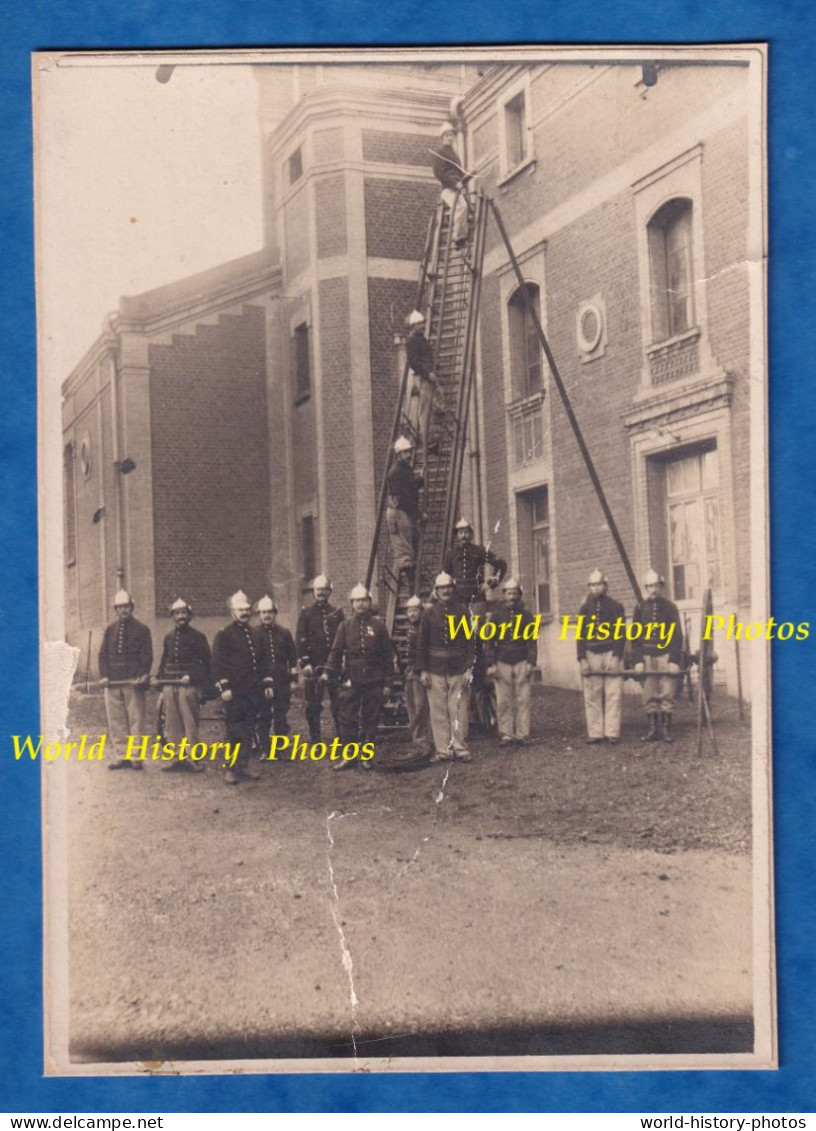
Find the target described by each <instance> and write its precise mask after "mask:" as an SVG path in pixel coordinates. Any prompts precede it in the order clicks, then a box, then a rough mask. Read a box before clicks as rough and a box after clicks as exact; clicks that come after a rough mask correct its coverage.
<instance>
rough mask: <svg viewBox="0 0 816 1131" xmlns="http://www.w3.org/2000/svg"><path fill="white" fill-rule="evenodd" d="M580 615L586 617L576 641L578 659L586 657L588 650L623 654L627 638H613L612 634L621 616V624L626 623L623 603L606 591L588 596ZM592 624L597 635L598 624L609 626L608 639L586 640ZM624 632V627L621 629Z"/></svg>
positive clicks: (579, 612) (617, 654)
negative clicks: (598, 594) (595, 595)
mask: <svg viewBox="0 0 816 1131" xmlns="http://www.w3.org/2000/svg"><path fill="white" fill-rule="evenodd" d="M578 615H579V616H582V617H585V618H586V619H585V620H584V622H583V624H582V626H581V636H580V638H579V640H578V641H577V642H576V648H577V651H578V659H579V660H583V659H585V658H586V654H587V652H612V653H613V655H615V656H623V653H624V649H625V648H626V638H625V637H622V638H621V639H620V640H613V639H612V636H613V634H614V631H615V622H616V621H617V620H618V618H619V617H620V621H621V625H622V626H623V624H624V617H625V613H624V611H623V605H621V604H619V603H618V602H617V601H613V600H612V598H611V597H607V595H606V593H604V594H603V595H602V596H600V597H587V599H586V600H585V601H584V603H583V605H581V608H580V609H579V610H578ZM590 623H591V624H592V626H593V627H592V632H593V635H595V634H596V633H597V631H598V626H599V625H601V624H606V625H608V626H609V638H608V639H607V640H586V639H584V638H585V637H586V634H587V632H588V631H589V625H590ZM619 631H620V632H621V633H622V632H623V628H622V627H621V629H620V630H619Z"/></svg>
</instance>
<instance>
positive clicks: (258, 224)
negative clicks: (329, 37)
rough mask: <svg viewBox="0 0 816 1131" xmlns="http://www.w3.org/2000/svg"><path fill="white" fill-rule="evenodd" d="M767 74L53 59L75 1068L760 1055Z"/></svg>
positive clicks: (744, 1059)
mask: <svg viewBox="0 0 816 1131" xmlns="http://www.w3.org/2000/svg"><path fill="white" fill-rule="evenodd" d="M766 66H767V55H766V51H765V48H764V47H763V46H762V45H750V46H744V47H740V46H736V47H735V46H727V47H721V46H710V47H693V48H692V47H682V46H677V45H673V46H665V47H661V46H656V45H654V44H652V45H649V46H648V47H635V46H632V47H614V48H603V47H591V48H590V47H586V48H584V47H577V46H572V47H566V48H564V47H560V48H557V49H556V48H546V47H529V48H497V47H491V48H469V49H467V50H460V49H453V48H451V49H442V48H434V49H429V50H423V51H417V50H403V49H396V48H380V49H374V48H371V49H359V50H342V51H341V50H320V51H318V50H313V51H300V50H298V51H294V50H286V51H284V50H276V51H273V50H269V51H222V52H216V51H200V52H158V51H157V52H135V51H134V52H126V51H122V52H99V53H90V52H84V53H83V52H68V53H42V54H37V55H35V56H34V59H33V74H34V91H35V115H36V137H35V157H36V185H37V192H36V212H37V219H36V235H37V306H38V350H39V416H40V551H41V552H40V582H41V602H42V604H41V639H42V653H41V671H42V708H43V716H42V717H43V721H42V730H43V733H42V734H40V735H29V736H20V737H19V739H18V740H16V742H17V745H16V753H17V756H18V757H20V758H22V759H25V760H27V759H33V760H37V759H38V760H39V761H40V762H41V763H42V765H41V771H42V778H43V822H44V860H45V921H46V939H45V956H46V962H45V967H46V968H45V997H46V1033H45V1071H46V1074H48V1075H103V1074H105V1075H112V1074H138V1073H148V1072H149V1073H154V1074H163V1073H167V1074H171V1073H221V1072H232V1071H242V1072H257V1073H268V1072H376V1071H462V1070H478V1071H488V1070H490V1071H515V1070H525V1071H537V1070H541V1071H560V1070H563V1069H565V1068H580V1069H584V1070H587V1069H590V1070H592V1069H597V1070H606V1069H620V1068H626V1069H633V1068H644V1069H646V1068H661V1069H672V1068H677V1069H688V1068H725V1067H733V1068H764V1069H767V1068H773V1067H775V1065H776V1063H777V1047H776V1004H775V976H774V952H773V898H772V828H771V746H770V722H771V701H770V674H769V655H770V642H771V641H772V640H775V639H782V640H785V639H796V638H797V636H798V637H799V638H801V633H802V631H803V629H802V626H801V625H797V624H794V623H792V622H790V623H789V622H782V623H777V622H776V621H774V620H773V618H771V616H770V608H769V600H768V559H769V545H768V504H767V497H768V463H769V450H768V440H767V419H766V413H767V396H768V373H767V359H766V347H767V330H766V259H767V235H766V226H767V207H766V203H767V202H766V176H765V162H766V120H765V102H766Z"/></svg>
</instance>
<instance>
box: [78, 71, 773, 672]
mask: <svg viewBox="0 0 816 1131" xmlns="http://www.w3.org/2000/svg"><path fill="white" fill-rule="evenodd" d="M257 78H258V90H259V105H260V126H261V137H262V145H263V215H264V231H265V243H266V247H265V250H264V252H262V253H259V254H257V255H255V256H250V257H247V258H245V259H242V260H238V261H235V262H233V263H230V264H227V265H225V266H224V267H222V268H218V269H217V270H215V271H211V272H208V273H206V274H205V275H203V276H197V277H195V278H193V279H187V280H183V281H181V282H180V283H178V284H174V285H172V286H169V287H164V288H161V289H159V290H157V291H153V292H150V293H149V294H146V295H141V296H139V297H138V298H126V299H123V300H122V304H121V307H120V310H119V312H118V315H117V316H116V317H115V318H114V319H113V320H112V321H111V322H110V324H109V326H108V327H107V329H106V332H105V334H103V336H102V337H101V338H100V339H99V340H98V342H97V343H96V344H95V345H94V347H93V348H92V349H91V351H90V352H89V353H88V355H87V356H86V358H85V359H84V360H83V362H82V363H81V365H80V366H78V367H77V369H76V370H75V372H74V373H73V374H72V375H71V377H70V378H69V380H68V381H67V382H66V385H65V390H64V391H65V397H66V400H65V412H64V423H65V439H64V444H65V447H64V452H65V471H66V477H65V482H66V609H67V618H66V619H67V627H68V637H69V639H71V640H73V641H75V642H77V643H80V644H82V645H83V646H84V645H85V644H86V642H87V634H88V631H96V632H98V630H99V629H100V628H101V626H102V625H104V623H105V622H106V621H107V620H108V619H109V611H110V610H109V605H110V598H111V596H112V593H113V592H114V590H115V589H116V588H118V586H119V584H120V581H122V582H124V584H125V585H126V586H127V587H128V588H130V589H132V591H133V592H134V595H135V597H136V600H137V602H138V612H137V615H139V616H140V617H141V618H142V619H145V620H146V621H147V622H148V623H150V624H152V625H153V626H154V627H155V626H158V625H161V624H162V618H163V616H164V610H165V608H166V606H167V604H168V603H169V601H170V600H171V599H172V597H173V596H174V595H175V594H176V593H178V592H181V593H184V594H185V595H189V597H190V599H191V600H192V601H193V602H194V604H195V605H196V609H197V613H198V622H199V625H201V626H203V627H204V628H205V629H210V630H212V628H214V627H215V626H216V625H217V624H218V623H220V622H221V621H222V619H223V615H224V613H223V609H224V599H225V597H226V596H227V594H228V593H230V592H231V591H232V590H234V589H235V588H236V587H237V586H238V585H241V586H242V587H243V588H245V589H246V591H247V592H248V593H249V594H250V595H251V596H252V597H253V598H256V597H258V596H260V595H261V594H262V593H263V592H264V591H274V593H275V596H276V598H277V599H278V602H279V604H280V605H281V610H282V619H283V621H284V623H288V624H292V623H293V622H294V619H295V617H296V614H297V610H298V608H299V606H300V604H301V603H302V600H303V598H304V592H305V589H306V585H307V582H308V580H309V579H310V578H311V577H312V576H313V575H314V574H315V573H317V572H318V571H319V570H324V571H326V572H328V573H329V574H330V575H331V576H332V578H333V580H334V583H335V595H336V597H338V598H339V599H340V600H341V601H344V600H345V597H346V594H347V591H348V589H349V588H350V587H351V585H352V584H353V583H354V582H355V581H357V580H358V579H359V578H360V577H361V576H362V575H363V574H364V571H365V564H366V561H367V558H368V554H369V550H370V546H371V540H372V535H373V525H374V520H375V510H376V494H377V490H378V487H379V483H380V480H381V477H382V472H383V467H384V461H385V459H386V454H387V441H388V436H389V432H390V427H391V421H392V417H393V412H394V403H395V397H396V391H397V384H398V378H399V374H400V372H401V366H400V354H399V349H398V339H399V335H401V334H402V332H403V323H404V317H405V315H406V314H407V312H408V311H409V310H410V309H411V307H412V305H413V303H414V301H415V294H416V288H417V271H418V262H419V259H420V257H421V255H422V250H423V246H424V243H425V237H426V231H427V225H428V221H429V218H430V215H431V212H432V209H433V206H434V204H435V202H436V200H437V198H438V186H437V185H436V182H435V181H434V180H433V178H432V175H431V172H430V167H429V162H430V154H429V152H428V151H429V149H430V148H431V147H432V146H434V145H435V144H436V141H437V136H438V128H439V124H440V123H441V121H442V120H443V119H444V118H446V117H448V116H449V115H450V112H451V99H452V98H453V97H455V96H462V97H460V102H459V104H458V106H457V110H458V113H459V116H460V122H461V125H462V138H463V141H464V145H465V152H466V164H467V165H468V167H469V168H475V167H479V169H480V173H481V182H480V183H481V185H482V187H483V188H484V189H485V190H486V191H487V192H488V193H489V194H490V195H491V196H492V197H493V198H494V199H495V201H496V203H497V204H498V206H499V208H500V210H501V212H502V215H503V217H504V220H505V223H506V225H507V228H508V231H509V234H510V238H511V241H512V243H513V246H514V249H515V252H516V254H517V256H518V258H519V260H520V262H521V265H522V270H523V273H524V276H525V280H526V283H527V287H528V293H530V295H531V296H532V297H533V298H534V300H535V301H536V302H537V304H538V307H539V310H540V313H541V317H542V321H543V323H544V326H545V329H546V331H547V334H548V338H549V340H550V344H551V346H552V349H553V352H554V355H555V357H556V359H557V362H558V365H559V369H560V371H561V374H562V377H563V379H564V382H565V384H566V386H567V388H568V391H569V395H570V397H571V399H572V403H573V406H574V408H575V411H576V414H577V416H578V419H579V421H580V424H581V427H582V429H583V431H584V435H585V437H586V440H587V443H588V446H589V448H590V451H591V453H592V455H593V458H594V460H595V463H596V466H597V469H598V473H599V475H600V477H601V479H602V481H603V484H604V487H605V489H606V491H607V495H608V498H609V502H610V505H611V508H612V511H613V513H614V515H615V517H616V520H617V523H618V526H619V529H620V532H621V535H622V537H623V540H624V543H625V544H626V546H627V548H628V551H629V555H630V557H631V559H632V561H633V564H634V566H635V569H636V570H637V571H638V572H642V571H643V570H645V568H646V567H647V565H649V564H654V565H655V566H656V567H658V568H659V569H660V570H661V571H662V572H663V573H665V575H666V578H667V591H668V592H669V594H670V595H671V596H672V597H673V599H675V600H676V601H677V602H678V603H679V605H680V606H681V609H682V610H683V611H684V612H687V613H688V614H689V615H690V616H691V617H692V618H693V620H694V624H695V629H696V623H697V621H698V619H699V608H700V601H701V597H702V591H703V589H704V588H705V586H706V584H707V581H708V579H709V578H710V579H711V582H712V584H713V590H714V598H715V606H716V607H717V608H718V609H723V610H727V611H732V610H733V611H735V612H737V613H738V614H740V615H741V616H743V617H747V616H748V613H749V608H750V599H751V590H750V561H749V555H748V554H747V553H744V552H741V549H742V548H743V547H745V546H748V545H750V522H751V516H750V513H749V507H750V490H749V466H750V458H751V455H750V447H749V440H750V432H751V430H750V419H749V410H750V408H751V405H750V404H749V400H750V390H751V378H755V379H757V378H758V379H759V386H758V387H759V389H760V392H762V389H763V386H762V378H763V368H762V366H763V357H762V342H761V335H760V337H759V338H757V335H756V333H754V334H753V336H752V323H751V309H752V302H753V303H754V307H753V309H754V310H755V311H756V304H757V302H758V303H759V312H760V315H761V273H760V276H759V287H760V289H759V291H757V290H756V280H754V282H752V278H751V268H750V266H749V264H750V261H751V259H752V258H753V259H755V260H756V259H760V258H761V249H762V242H761V241H762V230H761V218H760V215H759V212H758V211H755V212H754V213H752V212H751V208H752V207H753V208H754V209H756V207H757V206H756V203H754V204H752V203H751V201H752V200H753V201H754V202H755V201H756V200H758V199H759V193H760V190H761V166H758V160H757V158H756V156H754V157H752V156H751V154H752V152H753V150H752V145H754V146H755V145H756V144H757V137H758V135H755V134H752V132H751V130H752V129H753V128H754V127H753V125H752V117H751V115H750V114H749V109H750V108H751V106H752V99H753V100H754V102H755V111H754V112H755V113H756V112H758V107H759V101H758V98H755V97H754V96H755V88H754V86H753V85H752V79H751V72H750V69H749V68H748V67H747V66H745V65H742V66H739V65H733V64H731V63H725V62H723V63H721V64H714V65H677V66H673V65H662V66H658V67H657V69H656V71H655V72H654V73H653V74H652V75H651V76H650V81H651V79H654V78H656V80H657V81H656V83H654V84H652V85H649V86H647V85H646V84H645V83H644V81H643V80H644V71H643V69H642V67H641V65H640V64H637V65H635V64H633V63H609V64H602V63H599V62H598V60H597V59H596V60H594V61H591V62H587V63H578V62H575V63H546V62H545V63H536V64H519V65H504V64H503V65H492V66H485V67H482V68H481V70H478V71H477V68H476V67H475V66H467V67H461V66H458V65H456V66H454V65H445V64H433V65H406V64H402V65H399V64H394V65H390V66H389V65H379V64H377V65H372V64H360V65H356V66H338V65H333V64H325V65H317V64H315V65H311V66H300V67H296V68H292V67H275V66H270V67H258V69H257ZM757 168H759V170H760V172H759V173H757ZM749 188H750V190H751V191H750V193H749ZM749 222H751V223H753V229H749ZM752 286H753V287H754V290H752ZM114 373H115V374H116V375H117V379H116V383H115V384H116V386H117V392H116V396H115V397H112V394H111V388H112V386H111V378H112V375H113V374H114ZM754 384H755V386H756V381H755V382H754ZM473 409H474V410H473V412H472V414H471V429H470V431H471V436H470V451H469V458H468V459H467V461H466V474H465V480H464V484H463V493H462V503H461V508H460V509H461V510H462V511H463V512H464V513H467V514H469V515H470V516H471V517H472V519H473V522H474V526H475V527H476V531H477V537H482V538H488V537H489V538H491V539H492V541H493V544H494V547H495V549H496V550H497V552H498V553H499V554H500V555H501V556H502V557H505V558H508V559H509V561H510V562H511V568H512V569H513V571H514V572H515V573H516V574H517V575H518V576H519V577H520V578H521V581H522V583H523V585H524V588H525V592H526V596H527V600H528V604H530V605H531V606H532V607H533V608H534V609H535V610H536V611H541V612H542V613H544V614H546V616H547V617H548V618H549V617H551V618H553V619H552V621H551V622H549V623H548V624H547V628H546V629H545V632H544V634H543V636H542V639H541V641H540V654H541V658H542V661H543V664H544V667H545V670H546V671H547V673H548V674H547V676H546V677H545V678H548V679H551V680H553V681H554V682H559V683H573V684H576V685H577V676H576V665H575V660H574V648H573V647H572V646H571V645H568V644H565V643H561V642H558V641H557V640H556V639H555V637H556V635H557V629H558V618H559V617H560V615H561V614H562V613H567V612H574V611H576V610H577V607H578V605H579V604H580V602H581V600H582V597H583V594H584V590H585V582H586V576H587V574H588V573H589V571H590V569H592V568H593V567H594V566H596V565H600V566H601V567H602V568H604V569H605V570H606V571H607V573H608V574H609V577H610V590H611V592H612V593H613V594H614V595H616V596H618V597H619V598H620V599H622V600H624V603H625V604H626V606H627V608H630V607H631V605H632V597H631V593H630V592H629V589H628V585H627V583H626V579H625V574H624V571H623V568H622V566H621V564H620V562H619V560H618V556H617V554H616V552H615V548H614V544H613V541H612V538H611V535H610V534H609V531H608V530H607V528H606V526H605V524H604V520H603V515H602V512H601V509H600V506H599V504H598V502H597V500H596V498H595V495H594V493H593V491H592V488H591V485H590V482H589V479H588V477H587V475H586V472H585V470H584V466H583V463H582V461H581V457H580V453H579V450H578V447H577V445H576V443H575V439H574V437H573V434H572V432H571V430H570V427H569V425H568V422H567V420H566V417H565V414H564V410H563V406H562V405H561V403H560V400H559V398H558V394H557V392H556V391H555V388H554V386H551V380H550V375H549V373H548V371H547V366H546V362H545V361H544V359H543V357H542V354H541V351H540V348H539V346H538V343H537V340H536V338H535V336H534V334H533V333H532V327H531V324H530V319H529V315H528V314H527V312H526V311H525V307H524V304H523V303H522V302H521V301H520V296H519V294H518V288H517V283H516V279H515V276H514V273H513V271H512V269H511V266H510V262H509V257H508V255H507V251H506V248H505V247H504V244H503V243H502V241H501V240H500V238H499V235H498V232H497V230H496V228H495V226H494V225H491V226H489V229H488V245H487V251H486V259H485V264H484V283H483V290H482V304H481V321H480V335H479V350H478V356H477V368H476V395H475V403H474V406H473ZM114 420H115V421H116V422H117V423H116V435H117V436H118V447H116V446H114V443H113V435H114V425H113V422H114ZM123 461H132V462H133V463H134V464H135V468H133V469H131V470H128V466H129V465H128V463H127V462H123ZM93 518H96V519H97V521H96V522H94V521H93ZM117 565H118V566H119V567H120V574H119V575H117ZM744 651H747V650H744ZM744 659H747V657H745V658H744ZM721 668H722V671H723V672H724V673H725V676H726V678H727V679H728V681H729V684H733V671H732V669H733V657H732V656H730V655H729V656H726V655H723V656H722V657H721ZM747 682H748V681H747V678H746V685H747Z"/></svg>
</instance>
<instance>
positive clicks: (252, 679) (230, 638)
mask: <svg viewBox="0 0 816 1131" xmlns="http://www.w3.org/2000/svg"><path fill="white" fill-rule="evenodd" d="M212 673H213V678H214V679H215V686H216V687H217V688H218V691H219V692H223V691H232V692H233V693H235V694H238V695H248V694H250V693H251V692H253V691H254V690H255V689H256V688H257V687H258V686H259V685H260V684H261V683H262V682H263V678H264V676H265V675H266V674H267V673H266V671H265V670H264V666H263V654H262V641H261V635H260V632H259V631H258V629H257V628H255V627H254V626H253V625H249V624H239V623H238V621H235V620H234V621H232V622H231V623H230V624H228V625H227V626H226V627H225V628H222V629H220V630H219V631H218V632H217V633H216V634H215V639H214V640H213V651H212Z"/></svg>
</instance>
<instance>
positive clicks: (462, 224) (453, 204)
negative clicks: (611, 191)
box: [440, 188, 468, 240]
mask: <svg viewBox="0 0 816 1131" xmlns="http://www.w3.org/2000/svg"><path fill="white" fill-rule="evenodd" d="M440 196H441V197H442V200H443V202H444V203H445V204H447V206H448V208H452V209H453V220H452V221H451V222H452V224H453V238H454V240H464V239H467V234H468V202H467V193H465V192H464V191H461V192H456V191H455V190H454V189H449V188H446V189H442V192H441V193H440Z"/></svg>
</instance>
